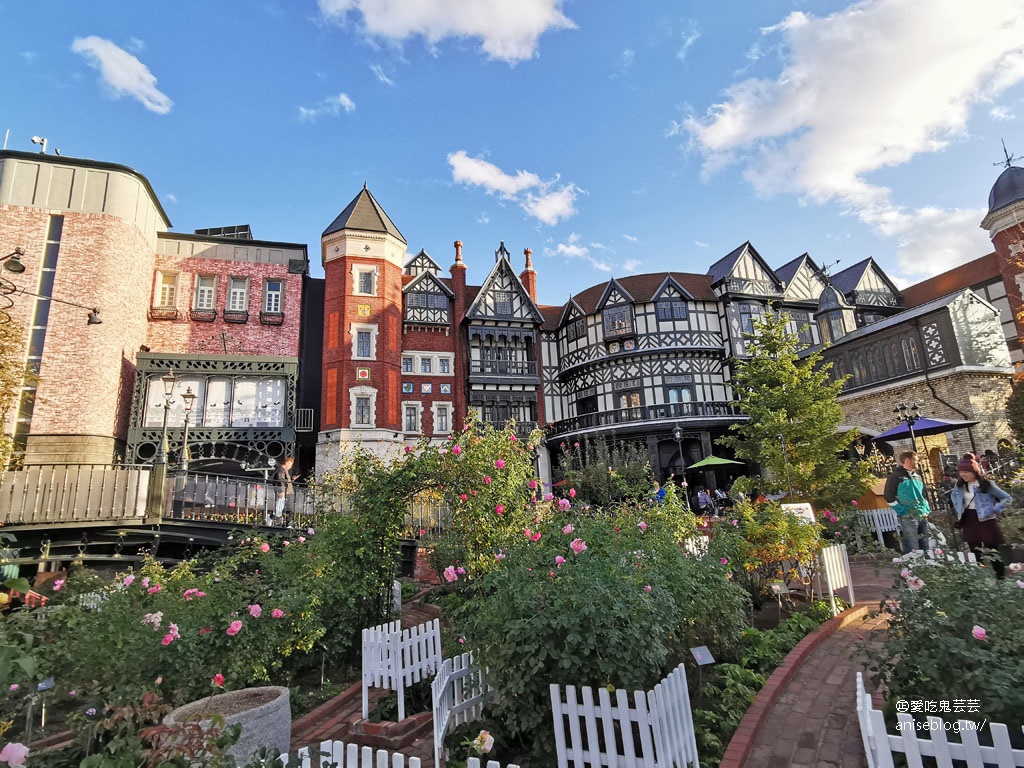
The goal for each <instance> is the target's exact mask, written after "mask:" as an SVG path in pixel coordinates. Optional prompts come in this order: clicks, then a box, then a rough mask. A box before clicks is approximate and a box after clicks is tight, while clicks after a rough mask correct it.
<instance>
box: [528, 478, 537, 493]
mask: <svg viewBox="0 0 1024 768" xmlns="http://www.w3.org/2000/svg"><path fill="white" fill-rule="evenodd" d="M530 490H531V491H536V490H537V481H536V480H531V481H530Z"/></svg>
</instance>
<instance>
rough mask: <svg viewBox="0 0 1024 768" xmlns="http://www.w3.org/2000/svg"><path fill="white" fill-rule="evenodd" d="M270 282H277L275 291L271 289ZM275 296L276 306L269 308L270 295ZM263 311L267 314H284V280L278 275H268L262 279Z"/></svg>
mask: <svg viewBox="0 0 1024 768" xmlns="http://www.w3.org/2000/svg"><path fill="white" fill-rule="evenodd" d="M272 283H277V285H278V286H279V287H278V289H277V290H276V291H274V290H271V288H270V286H271V284H272ZM275 296H276V297H277V308H276V309H272V308H271V301H272V297H275ZM262 306H263V311H264V312H266V313H267V314H268V315H283V314H284V280H283V279H282V278H280V277H268V278H265V279H264V280H263V302H262Z"/></svg>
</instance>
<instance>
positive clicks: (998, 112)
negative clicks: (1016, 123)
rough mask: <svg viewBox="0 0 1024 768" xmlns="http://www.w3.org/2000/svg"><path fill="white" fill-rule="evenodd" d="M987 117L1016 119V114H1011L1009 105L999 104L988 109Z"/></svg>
mask: <svg viewBox="0 0 1024 768" xmlns="http://www.w3.org/2000/svg"><path fill="white" fill-rule="evenodd" d="M988 114H989V117H991V118H992V119H993V120H1016V119H1017V116H1016V115H1015V114H1013V112H1012V111H1011V110H1010V108H1009V107H1004V106H999V107H992V109H990V110H989V111H988Z"/></svg>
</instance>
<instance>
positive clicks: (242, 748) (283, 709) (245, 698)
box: [164, 686, 292, 765]
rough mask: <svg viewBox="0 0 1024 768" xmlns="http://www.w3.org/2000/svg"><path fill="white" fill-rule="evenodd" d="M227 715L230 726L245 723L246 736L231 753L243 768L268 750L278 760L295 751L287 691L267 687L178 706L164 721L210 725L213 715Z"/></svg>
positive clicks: (277, 687) (218, 695) (244, 734)
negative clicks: (195, 722)
mask: <svg viewBox="0 0 1024 768" xmlns="http://www.w3.org/2000/svg"><path fill="white" fill-rule="evenodd" d="M217 714H220V715H224V719H225V720H226V724H227V725H235V724H241V726H242V734H241V736H239V738H238V741H237V742H236V743H235V745H234V746H233V747H232V748H231V749H230V750H229V754H230V755H232V756H233V757H234V758H235V761H236V762H237V763H238V764H239V765H245V764H246V763H247V762H249V760H250V759H251V758H252V756H253V755H255V754H256V752H257V751H258V750H259V748H260V747H268V748H269V749H270V753H271V754H272V755H274V756H275V757H276V756H277V755H280V754H287V752H288V751H289V749H290V748H291V731H292V712H291V702H290V694H289V691H288V689H287V688H282V687H280V686H265V687H262V688H243V689H242V690H240V691H229V692H227V693H219V694H217V695H215V696H211V697H209V698H206V699H200V700H199V701H193V702H191V703H190V704H186V705H184V706H182V707H178V708H177V709H176V710H174V711H173V712H171V713H170V714H169V715H167V717H165V718H164V725H167V726H175V725H180V724H182V723H185V722H188V721H190V720H201V722H202V723H203V724H204V725H208V724H209V722H210V717H211V716H213V715H217Z"/></svg>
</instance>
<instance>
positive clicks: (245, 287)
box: [225, 277, 249, 312]
mask: <svg viewBox="0 0 1024 768" xmlns="http://www.w3.org/2000/svg"><path fill="white" fill-rule="evenodd" d="M239 283H240V284H241V287H239V285H238V284H239ZM237 296H241V298H242V306H241V307H237V306H235V303H234V302H235V298H236V297H237ZM225 302H226V306H225V310H226V311H228V312H248V311H249V278H247V277H231V278H228V293H227V298H226V299H225Z"/></svg>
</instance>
